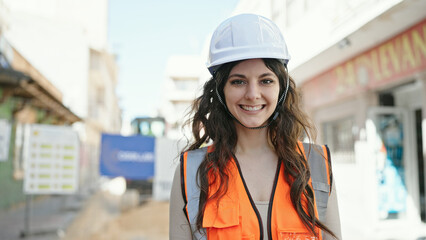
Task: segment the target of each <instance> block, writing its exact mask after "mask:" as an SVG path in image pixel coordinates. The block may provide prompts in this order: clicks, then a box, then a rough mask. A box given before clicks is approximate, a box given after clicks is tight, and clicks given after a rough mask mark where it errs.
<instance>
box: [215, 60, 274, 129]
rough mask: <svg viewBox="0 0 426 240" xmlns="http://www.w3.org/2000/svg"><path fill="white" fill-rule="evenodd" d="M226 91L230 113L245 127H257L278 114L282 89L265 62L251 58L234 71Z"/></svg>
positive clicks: (239, 64) (237, 66) (230, 75)
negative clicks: (277, 108)
mask: <svg viewBox="0 0 426 240" xmlns="http://www.w3.org/2000/svg"><path fill="white" fill-rule="evenodd" d="M223 91H224V95H225V102H226V106H227V108H228V109H229V112H230V114H231V115H232V116H234V117H235V118H236V119H237V121H238V122H239V123H240V124H241V125H242V126H246V127H258V126H262V125H264V124H266V122H267V121H268V119H269V117H270V116H271V115H272V113H273V112H274V111H275V109H276V107H277V103H278V94H279V91H280V86H279V81H278V77H277V75H275V73H274V72H272V71H271V70H270V69H269V68H267V67H266V65H265V63H264V62H263V60H262V59H250V60H246V61H243V62H240V63H238V64H237V65H236V66H235V67H234V68H233V69H232V70H231V72H230V74H229V77H228V81H227V82H226V84H225V87H224V89H223Z"/></svg>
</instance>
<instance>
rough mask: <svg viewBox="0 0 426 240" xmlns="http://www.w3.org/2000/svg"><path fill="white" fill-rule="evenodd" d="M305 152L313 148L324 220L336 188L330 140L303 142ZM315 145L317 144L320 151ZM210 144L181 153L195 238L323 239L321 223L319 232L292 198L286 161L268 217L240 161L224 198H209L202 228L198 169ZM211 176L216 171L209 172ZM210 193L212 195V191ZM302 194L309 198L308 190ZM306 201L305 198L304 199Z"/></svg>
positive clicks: (187, 208)
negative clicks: (198, 222) (308, 225)
mask: <svg viewBox="0 0 426 240" xmlns="http://www.w3.org/2000/svg"><path fill="white" fill-rule="evenodd" d="M299 146H301V149H302V151H303V155H304V156H305V158H306V153H305V150H304V149H307V148H309V149H310V151H309V154H308V156H307V159H308V163H309V166H310V170H311V180H310V181H309V184H310V185H311V187H312V188H313V189H314V198H315V203H314V205H315V215H316V216H317V217H318V218H319V219H320V220H324V217H325V210H326V207H327V201H328V196H329V193H330V189H331V174H330V173H329V171H330V169H331V168H330V167H329V166H330V160H329V151H328V148H327V147H326V146H318V145H313V144H310V146H309V144H306V143H304V144H302V143H300V144H299ZM313 148H317V151H318V150H320V151H321V153H318V152H317V151H315V150H314V149H313ZM207 151H211V149H210V148H201V149H197V150H193V151H189V152H185V153H184V154H182V157H181V161H182V162H181V175H182V176H181V179H182V193H183V196H184V201H185V209H184V212H185V214H186V216H187V218H188V221H189V223H190V225H191V229H192V232H193V239H209V240H211V239H261V240H262V239H272V240H275V239H277V240H278V239H281V240H291V239H303V240H306V239H307V240H313V239H315V240H317V239H319V240H322V234H321V231H320V229H319V228H318V227H316V228H315V231H317V232H318V233H319V234H318V236H319V237H318V238H315V236H313V235H312V234H311V233H310V232H309V230H308V229H307V228H306V227H305V226H304V225H303V222H302V220H301V219H300V218H299V216H298V215H297V212H296V210H295V209H294V207H293V205H292V203H291V199H290V186H289V185H288V183H287V182H286V181H285V179H284V165H283V164H280V166H279V167H278V169H277V174H276V176H275V180H274V186H273V190H272V195H271V200H270V203H269V209H268V218H267V219H261V218H260V214H259V212H258V210H257V208H256V206H255V203H254V201H253V199H252V198H251V196H250V193H249V191H248V189H247V186H246V184H245V182H244V178H243V176H242V174H241V169H240V167H239V164H238V161H236V160H235V159H234V158H233V159H232V161H230V162H229V165H228V171H229V185H228V191H227V192H226V194H225V195H224V197H222V198H221V200H220V201H219V206H218V203H217V201H207V203H206V208H205V210H204V216H203V229H202V230H201V231H198V230H196V226H195V221H196V216H197V213H198V206H199V202H198V201H199V193H200V190H199V188H198V185H197V180H196V172H197V170H198V167H199V164H200V163H201V161H202V160H203V159H204V156H205V154H206V152H207ZM209 179H211V174H209ZM218 187H219V186H218V184H211V185H210V186H209V194H210V196H211V195H212V194H213V193H214V192H216V190H217V189H218ZM210 196H209V197H210ZM302 199H305V198H304V196H302ZM302 203H304V201H303V200H302ZM262 220H263V221H268V222H267V227H268V229H267V233H268V236H264V231H263V224H262Z"/></svg>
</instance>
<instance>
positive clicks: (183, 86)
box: [160, 55, 208, 139]
mask: <svg viewBox="0 0 426 240" xmlns="http://www.w3.org/2000/svg"><path fill="white" fill-rule="evenodd" d="M206 72H207V70H205V67H204V61H203V59H202V57H201V56H198V55H186V56H172V57H170V58H169V60H168V63H167V68H166V81H165V85H164V91H163V93H164V96H163V97H162V99H163V103H162V107H161V109H160V116H162V117H164V119H165V121H166V129H165V133H166V137H168V138H170V139H180V138H182V137H183V135H186V136H187V137H189V138H190V137H191V133H190V132H189V130H188V129H186V130H183V129H182V126H183V125H184V123H185V120H186V119H188V115H187V114H188V113H189V112H190V110H191V104H192V102H193V101H194V99H195V98H196V97H197V96H198V94H200V93H201V90H202V84H203V83H204V81H205V74H206ZM207 73H208V72H207Z"/></svg>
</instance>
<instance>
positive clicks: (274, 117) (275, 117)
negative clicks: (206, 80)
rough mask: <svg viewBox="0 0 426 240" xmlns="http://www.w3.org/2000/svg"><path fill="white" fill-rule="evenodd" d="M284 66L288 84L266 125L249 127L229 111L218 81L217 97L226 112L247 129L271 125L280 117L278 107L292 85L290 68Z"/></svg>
mask: <svg viewBox="0 0 426 240" xmlns="http://www.w3.org/2000/svg"><path fill="white" fill-rule="evenodd" d="M284 68H285V71H286V73H287V74H286V80H287V81H286V82H287V83H286V86H285V90H284V92H283V94H282V95H281V97H280V98H279V100H278V102H277V106H276V107H275V111H274V116H273V117H272V119H271V120H270V121H269V122H268V123H267V124H265V125H263V126H259V127H247V126H244V124H242V123H241V122H240V121H239V120H238V119H237V118H235V117H234V115H232V113H231V112H230V111H229V109H228V107H227V106H226V104H225V101H223V100H222V97H221V96H220V94H219V91H218V90H217V86H218V85H219V84H217V83H216V96H217V98H218V99H219V102H220V103H221V104H222V105H223V107H224V108H225V110H226V112H228V114H229V115H230V116H231V117H232V118H233V119H234V120H235V121H237V123H239V124H240V125H241V126H243V127H245V128H247V129H251V130H256V129H262V128H266V127H268V126H269V125H271V123H272V122H273V121H275V119H277V117H278V115H279V112H278V108H279V106H280V104H282V103H283V102H285V99H286V97H287V92H288V88H289V85H290V77H289V74H288V69H287V65H284Z"/></svg>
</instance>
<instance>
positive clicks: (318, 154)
mask: <svg viewBox="0 0 426 240" xmlns="http://www.w3.org/2000/svg"><path fill="white" fill-rule="evenodd" d="M299 146H300V148H301V150H302V153H303V155H304V156H305V158H306V157H307V159H308V162H309V166H310V170H311V180H312V181H311V182H310V184H311V186H312V188H313V190H314V195H315V208H316V213H317V216H318V218H319V219H320V220H321V221H324V219H325V212H326V208H327V202H328V196H329V192H330V189H331V187H330V184H331V181H330V175H329V169H330V168H329V152H328V149H327V147H326V146H318V145H313V144H306V143H303V144H302V143H299ZM314 148H316V149H314ZM206 152H207V148H201V149H197V150H193V151H189V152H185V153H184V154H183V155H182V162H181V167H182V168H181V174H182V175H181V179H182V192H183V196H184V198H185V209H184V211H185V214H186V215H187V218H188V221H189V222H190V225H191V230H192V232H193V239H207V235H206V229H205V228H203V229H201V231H198V230H197V228H196V224H195V223H196V217H197V213H198V208H199V197H200V190H199V188H198V186H197V179H196V177H197V176H196V175H197V170H198V167H199V165H200V163H201V162H202V161H203V159H204V156H205V154H206ZM324 156H325V159H324ZM236 165H238V163H237V164H236ZM281 174H283V172H282V170H281ZM237 175H238V174H237ZM287 185H288V184H287ZM274 187H275V188H274V190H273V191H274V192H275V191H277V192H279V193H281V192H282V191H281V190H282V187H283V186H281V187H279V189H278V190H277V189H276V186H274ZM234 195H235V194H234ZM278 195H279V194H278ZM234 198H235V196H234ZM236 198H238V196H237V197H236ZM274 199H275V197H274V198H273V199H272V200H271V201H272V202H274ZM243 200H244V201H245V205H244V206H245V207H247V199H243ZM281 202H282V201H279V202H276V203H274V205H273V206H274V207H275V208H277V207H282V206H281V205H283V204H282V203H281ZM270 206H272V204H271V205H270ZM221 207H222V203H221ZM235 208H238V207H235ZM275 208H274V209H275ZM229 209H232V205H230V207H229ZM271 211H272V210H271V209H269V213H268V218H271V215H272V214H276V213H275V212H274V213H271ZM235 214H238V212H237V213H235ZM240 214H246V212H244V213H240ZM293 215H294V214H293ZM252 216H253V215H252ZM205 217H206V216H205ZM257 217H258V218H260V217H259V216H257ZM204 219H205V218H204ZM274 219H275V220H273V221H272V220H271V221H270V222H271V226H272V227H271V226H269V224H268V228H269V229H268V231H267V232H269V233H268V234H269V235H270V237H271V238H272V239H275V238H276V236H277V234H276V233H275V232H274V233H271V228H273V227H275V228H276V227H278V226H277V221H280V222H283V221H285V218H281V220H276V219H277V216H275V217H274ZM278 219H280V218H279V216H278ZM283 219H284V220H283ZM237 220H238V219H237ZM264 221H265V220H264ZM268 221H269V219H268ZM268 223H269V222H268ZM203 224H204V225H206V224H207V225H209V224H213V223H204V220H203ZM237 224H238V221H237ZM259 225H260V224H259ZM259 228H260V229H261V228H262V226H259ZM262 235H263V232H262V233H261V234H260V236H262ZM320 238H321V237H320ZM290 239H291V238H290Z"/></svg>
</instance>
